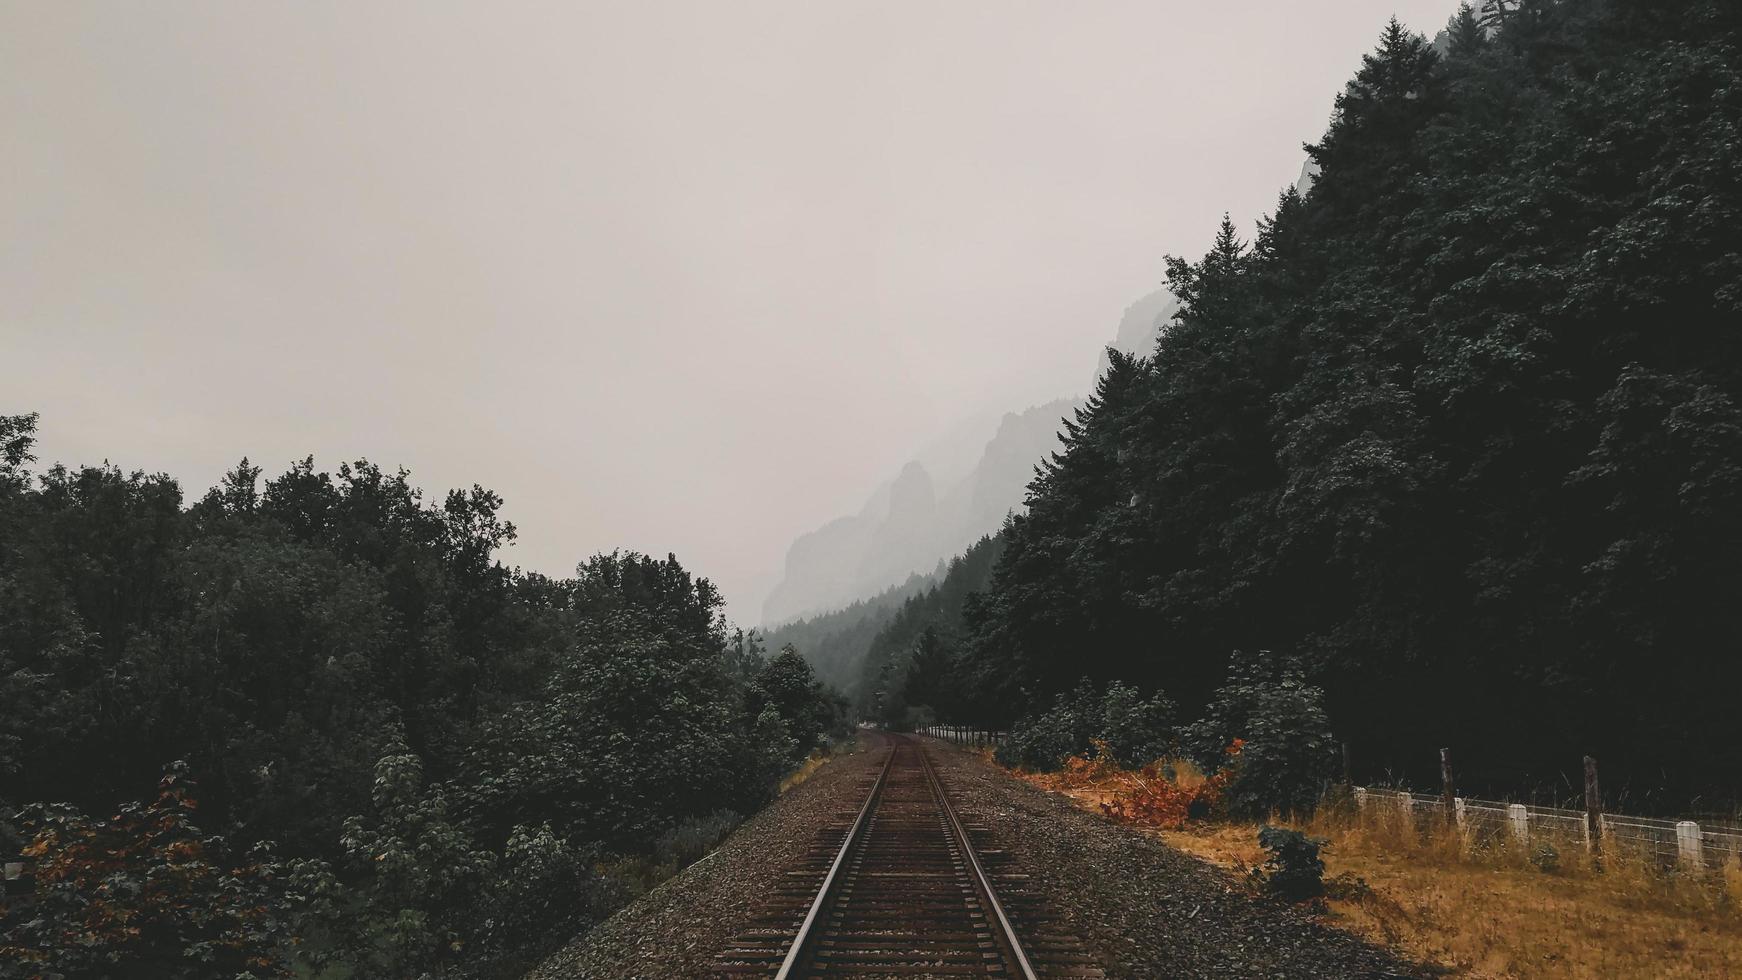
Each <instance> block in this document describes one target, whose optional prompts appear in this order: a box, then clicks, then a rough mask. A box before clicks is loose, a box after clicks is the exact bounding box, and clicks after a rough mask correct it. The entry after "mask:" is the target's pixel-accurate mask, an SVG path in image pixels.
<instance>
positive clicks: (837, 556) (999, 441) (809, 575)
mask: <svg viewBox="0 0 1742 980" xmlns="http://www.w3.org/2000/svg"><path fill="white" fill-rule="evenodd" d="M1178 308H1179V301H1178V300H1176V299H1174V297H1173V295H1172V294H1170V293H1168V292H1167V291H1165V290H1159V291H1157V292H1154V293H1150V294H1149V295H1147V296H1144V297H1143V298H1141V299H1139V300H1137V301H1136V302H1135V303H1132V304H1131V305H1130V306H1129V307H1127V308H1126V310H1125V313H1124V315H1123V316H1122V317H1121V318H1120V320H1119V330H1118V333H1117V334H1116V336H1115V339H1114V342H1113V346H1114V347H1117V348H1118V349H1120V350H1122V351H1125V352H1127V353H1148V352H1149V351H1150V350H1151V349H1153V348H1154V347H1155V338H1156V336H1157V335H1158V334H1159V333H1160V325H1161V324H1162V323H1164V322H1165V321H1166V319H1167V318H1168V317H1171V316H1172V315H1173V313H1174V311H1175V310H1177V309H1178ZM1106 367H1107V356H1106V354H1105V353H1103V354H1102V355H1101V362H1100V366H1099V367H1098V368H1097V371H1096V373H1097V375H1098V374H1099V373H1100V371H1103V370H1106ZM1081 404H1082V402H1081V401H1080V400H1079V399H1072V398H1061V399H1058V400H1056V401H1051V402H1047V403H1046V404H1044V405H1036V406H1034V407H1032V408H1029V409H1026V410H1024V411H1021V412H1009V413H1006V414H1005V415H1004V417H1003V418H1002V419H1000V420H999V422H998V428H997V431H996V432H995V433H994V434H993V435H992V437H991V439H989V440H987V441H986V442H985V443H984V444H983V448H982V449H981V451H980V454H979V458H978V460H977V461H976V462H975V463H974V465H973V467H972V469H970V470H968V472H967V475H966V476H964V477H962V478H961V479H959V480H956V481H954V482H952V483H949V484H948V485H947V486H945V487H944V488H942V489H941V490H940V488H939V487H938V486H937V485H936V483H935V482H934V478H933V474H932V472H931V468H928V467H927V466H926V465H924V464H922V463H920V462H919V461H917V460H915V461H913V462H910V463H908V464H907V465H906V466H905V467H903V468H902V470H901V472H900V473H898V474H896V476H895V477H894V478H893V479H891V480H890V481H889V482H887V483H885V484H883V485H882V486H880V487H878V488H877V489H876V490H875V491H873V492H872V493H871V495H870V499H869V500H867V501H866V503H865V506H864V507H863V508H861V509H860V511H859V513H857V514H854V515H852V516H850V517H841V518H837V519H835V520H833V521H830V522H829V523H828V524H825V525H823V526H822V527H820V528H817V529H816V530H815V531H811V532H810V533H808V534H804V535H801V536H800V537H799V538H798V540H796V541H794V542H793V543H792V547H791V548H789V549H788V550H787V553H786V568H785V573H784V577H783V578H782V580H781V582H780V584H779V585H777V586H775V588H774V591H773V592H772V593H770V594H769V596H768V599H767V600H766V601H765V602H764V603H763V605H762V622H763V623H764V624H765V625H775V624H778V623H783V622H787V621H789V620H792V619H794V618H797V617H799V616H808V615H812V614H814V613H819V612H827V611H829V610H833V609H839V608H841V607H843V606H846V605H847V604H849V603H851V602H852V601H853V600H855V599H862V598H865V597H867V596H871V595H875V594H876V593H878V592H880V591H882V590H883V589H886V588H888V587H889V586H892V585H895V584H897V583H900V582H902V581H904V580H906V578H907V577H908V576H909V575H911V574H913V573H915V572H919V573H922V574H923V573H928V572H931V571H934V570H936V569H937V567H938V565H939V563H941V562H945V561H948V560H949V559H950V558H951V557H952V556H954V555H957V554H960V553H961V552H962V551H963V550H964V549H966V548H967V547H968V545H970V544H972V543H973V542H974V541H976V540H978V539H979V538H980V537H981V536H982V535H985V534H989V533H991V532H993V531H996V530H998V528H999V527H1000V526H1002V525H1003V523H1004V517H1005V515H1007V514H1009V513H1010V512H1011V511H1013V510H1016V509H1018V508H1020V507H1021V506H1022V504H1023V497H1024V495H1025V494H1026V493H1027V488H1028V481H1029V480H1031V479H1033V478H1034V468H1035V466H1036V465H1037V464H1039V463H1040V461H1041V459H1043V458H1044V457H1045V456H1046V454H1047V453H1050V452H1052V451H1053V450H1054V449H1056V448H1057V447H1058V432H1059V428H1060V421H1061V420H1062V419H1063V418H1065V417H1066V416H1068V415H1069V414H1070V413H1071V412H1072V411H1074V410H1075V409H1076V408H1077V407H1079V406H1080V405H1081ZM956 469H957V472H960V468H959V467H957V468H956Z"/></svg>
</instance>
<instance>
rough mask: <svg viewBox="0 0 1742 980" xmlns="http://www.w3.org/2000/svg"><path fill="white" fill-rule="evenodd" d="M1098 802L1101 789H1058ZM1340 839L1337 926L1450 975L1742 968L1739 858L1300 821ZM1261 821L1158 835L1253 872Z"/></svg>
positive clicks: (1626, 974)
mask: <svg viewBox="0 0 1742 980" xmlns="http://www.w3.org/2000/svg"><path fill="white" fill-rule="evenodd" d="M1056 791H1059V792H1064V793H1067V794H1068V795H1070V796H1072V797H1075V798H1076V799H1077V800H1078V801H1079V802H1081V803H1082V804H1083V805H1084V806H1085V807H1088V808H1089V809H1092V810H1098V809H1099V805H1098V804H1099V803H1100V802H1101V800H1102V797H1103V796H1104V794H1103V793H1102V792H1100V791H1099V789H1098V788H1097V787H1095V786H1080V787H1071V788H1059V789H1057V790H1056ZM1297 826H1298V829H1300V830H1303V831H1305V832H1306V833H1308V834H1310V835H1312V836H1315V837H1322V838H1325V839H1327V840H1328V841H1329V844H1328V846H1326V848H1325V850H1324V852H1323V856H1324V859H1325V865H1326V877H1327V878H1328V879H1329V878H1336V877H1337V876H1347V878H1345V881H1348V880H1350V879H1353V878H1360V879H1362V880H1363V881H1365V883H1366V886H1367V887H1366V888H1365V889H1361V888H1357V887H1350V886H1345V887H1341V888H1335V889H1334V891H1335V892H1336V893H1337V894H1336V896H1335V897H1332V898H1330V899H1329V900H1328V901H1327V903H1326V907H1327V913H1326V918H1327V921H1328V922H1329V923H1330V924H1332V925H1335V926H1338V927H1340V928H1345V929H1348V930H1350V931H1352V932H1355V933H1357V934H1360V935H1362V936H1365V937H1367V938H1370V939H1372V940H1375V941H1378V942H1382V943H1385V944H1387V945H1390V946H1392V947H1393V948H1396V949H1399V950H1402V951H1403V952H1405V953H1407V954H1408V955H1410V956H1412V957H1414V958H1416V959H1418V960H1421V961H1423V962H1427V963H1432V964H1436V965H1438V966H1440V967H1442V968H1444V969H1445V970H1446V971H1447V973H1448V975H1451V976H1459V977H1472V978H1477V977H1480V978H1526V977H1528V978H1543V980H1626V978H1641V980H1644V978H1652V980H1656V978H1671V977H1689V978H1692V977H1699V978H1718V977H1742V867H1738V866H1736V865H1735V864H1732V865H1731V866H1730V867H1728V868H1725V869H1723V870H1722V871H1720V872H1719V873H1717V874H1714V875H1709V876H1704V875H1691V876H1684V875H1677V874H1673V873H1666V872H1664V871H1662V870H1660V869H1658V868H1657V866H1656V865H1655V864H1654V863H1653V862H1652V861H1650V860H1649V859H1647V858H1645V857H1644V856H1642V855H1637V854H1630V853H1611V854H1609V855H1607V861H1606V867H1605V870H1604V871H1602V872H1601V873H1598V872H1597V871H1595V870H1594V869H1593V868H1592V867H1591V864H1590V861H1589V859H1588V857H1587V856H1586V855H1585V852H1584V849H1583V847H1582V846H1581V845H1580V844H1579V843H1578V842H1577V841H1568V842H1564V843H1562V844H1560V845H1559V847H1558V850H1559V853H1560V866H1559V867H1558V868H1556V869H1555V870H1553V871H1549V872H1545V871H1541V870H1538V868H1537V867H1535V866H1533V865H1532V864H1531V863H1530V861H1529V860H1528V859H1527V854H1526V852H1525V851H1524V849H1523V848H1520V847H1516V846H1513V845H1511V844H1510V843H1509V842H1507V841H1504V840H1500V841H1491V842H1472V841H1469V840H1466V839H1465V838H1464V836H1463V835H1462V834H1460V833H1458V832H1457V831H1456V830H1455V829H1452V828H1450V827H1438V828H1430V829H1428V830H1426V831H1424V830H1422V829H1421V828H1419V827H1416V826H1414V825H1409V824H1406V822H1405V821H1404V820H1403V819H1402V818H1401V817H1392V818H1386V817H1382V818H1375V817H1373V816H1371V815H1369V816H1368V817H1367V819H1365V820H1363V819H1357V818H1356V816H1355V815H1353V814H1349V813H1347V812H1343V813H1337V812H1325V813H1322V814H1321V815H1320V816H1319V817H1316V818H1315V819H1313V820H1311V821H1309V822H1307V823H1305V824H1302V825H1297ZM1257 829H1258V827H1257V825H1256V824H1227V823H1217V824H1192V825H1190V826H1188V827H1187V828H1186V829H1184V830H1178V831H1169V830H1150V831H1149V832H1151V833H1155V834H1157V835H1158V836H1159V837H1161V838H1162V839H1163V840H1165V841H1166V842H1168V843H1169V844H1171V845H1173V846H1175V847H1177V848H1179V849H1180V850H1183V851H1186V852H1188V853H1191V854H1193V855H1196V856H1198V857H1200V858H1203V859H1205V860H1207V861H1210V862H1212V863H1214V864H1218V865H1221V866H1223V867H1227V868H1231V869H1233V870H1235V871H1237V872H1241V873H1243V872H1244V871H1245V870H1246V869H1249V868H1251V867H1253V866H1255V865H1257V864H1260V863H1262V862H1263V860H1264V856H1265V855H1264V851H1263V850H1262V849H1261V848H1260V847H1259V846H1258V840H1257V837H1258V835H1257Z"/></svg>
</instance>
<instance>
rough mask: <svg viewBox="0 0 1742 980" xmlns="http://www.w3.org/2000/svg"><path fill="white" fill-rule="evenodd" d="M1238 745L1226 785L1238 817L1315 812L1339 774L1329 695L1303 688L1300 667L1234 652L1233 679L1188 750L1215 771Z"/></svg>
mask: <svg viewBox="0 0 1742 980" xmlns="http://www.w3.org/2000/svg"><path fill="white" fill-rule="evenodd" d="M1236 739H1239V740H1241V741H1243V742H1244V746H1243V748H1242V749H1241V752H1240V755H1239V758H1238V760H1237V761H1236V763H1235V767H1234V779H1233V781H1232V782H1231V783H1230V784H1229V786H1228V794H1227V801H1228V809H1229V812H1230V813H1232V814H1234V815H1235V816H1243V817H1254V818H1262V817H1265V816H1267V815H1269V814H1271V813H1282V814H1285V815H1304V814H1308V813H1311V812H1312V810H1313V808H1314V806H1315V805H1316V804H1317V803H1318V800H1319V798H1320V797H1321V796H1322V795H1323V794H1324V791H1325V787H1326V785H1327V784H1328V782H1329V781H1330V779H1331V777H1332V775H1333V774H1334V773H1335V767H1336V742H1335V740H1334V739H1333V738H1332V736H1331V729H1330V722H1329V721H1328V720H1327V718H1326V716H1325V707H1324V692H1323V691H1321V690H1320V689H1319V688H1317V687H1315V686H1313V685H1310V684H1308V683H1307V682H1306V677H1305V671H1304V670H1303V669H1302V667H1301V665H1300V663H1299V661H1298V660H1295V659H1294V658H1289V657H1281V656H1277V655H1275V654H1272V653H1270V652H1269V651H1267V650H1261V651H1259V652H1258V653H1257V654H1256V655H1251V656H1249V655H1246V654H1243V653H1241V652H1240V651H1238V650H1236V651H1235V652H1234V656H1233V657H1232V659H1231V661H1230V663H1229V667H1228V680H1227V682H1226V683H1225V684H1223V686H1222V687H1221V688H1219V689H1218V690H1217V691H1216V694H1215V696H1214V697H1213V698H1212V699H1211V702H1210V704H1209V706H1208V708H1207V709H1206V712H1205V716H1204V718H1203V719H1202V720H1200V721H1198V722H1197V723H1195V724H1193V725H1191V726H1190V727H1189V728H1188V729H1187V731H1186V735H1185V739H1184V741H1185V744H1186V748H1187V751H1188V752H1189V754H1190V755H1191V756H1192V758H1193V759H1194V760H1195V761H1196V762H1197V763H1198V764H1199V765H1200V766H1204V767H1205V769H1206V771H1213V770H1214V768H1215V767H1216V766H1217V765H1219V764H1220V762H1221V761H1222V760H1223V758H1224V757H1225V755H1226V753H1227V747H1228V746H1229V745H1231V744H1232V743H1233V742H1234V741H1235V740H1236Z"/></svg>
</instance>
